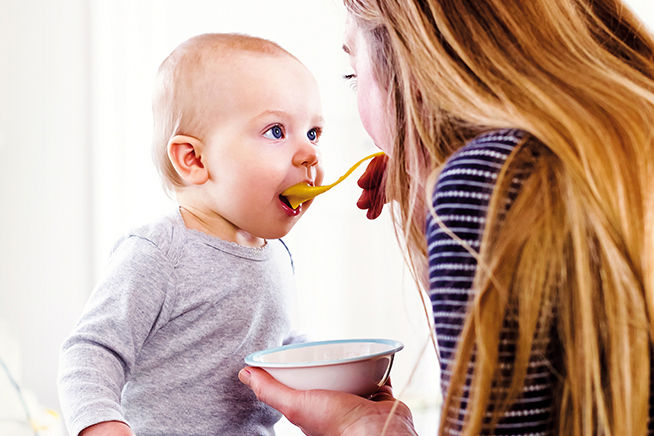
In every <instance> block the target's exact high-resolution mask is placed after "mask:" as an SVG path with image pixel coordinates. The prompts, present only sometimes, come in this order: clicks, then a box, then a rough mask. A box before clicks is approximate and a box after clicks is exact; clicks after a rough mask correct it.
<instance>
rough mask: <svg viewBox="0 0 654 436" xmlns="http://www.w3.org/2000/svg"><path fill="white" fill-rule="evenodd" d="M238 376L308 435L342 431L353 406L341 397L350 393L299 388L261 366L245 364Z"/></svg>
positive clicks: (259, 396) (263, 399)
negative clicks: (278, 379) (280, 381)
mask: <svg viewBox="0 0 654 436" xmlns="http://www.w3.org/2000/svg"><path fill="white" fill-rule="evenodd" d="M238 378H239V380H241V382H243V383H244V384H246V385H247V386H248V387H249V388H250V389H252V391H253V392H254V394H255V395H256V396H257V398H258V399H259V400H261V401H263V402H264V403H266V404H268V405H269V406H271V407H273V408H275V409H277V410H278V411H280V412H281V413H282V414H283V415H284V416H286V418H287V419H288V420H289V421H290V422H292V423H293V424H295V425H296V426H298V427H300V428H301V429H302V430H303V431H304V432H305V433H306V434H308V435H322V434H340V432H339V431H338V429H339V428H340V427H341V426H342V425H343V423H344V422H345V421H343V417H344V415H347V412H348V411H349V410H351V409H352V408H353V407H354V405H352V404H348V401H347V398H343V397H342V396H345V397H348V396H349V395H347V394H343V393H341V392H329V391H298V390H295V389H292V388H289V387H288V386H285V385H283V384H282V383H279V382H278V381H277V380H275V379H274V378H273V377H272V376H271V375H270V374H268V373H267V372H266V371H264V370H262V369H260V368H250V367H248V368H243V369H242V370H241V371H240V372H239V373H238ZM352 397H354V396H352ZM354 398H355V399H357V398H358V397H354Z"/></svg>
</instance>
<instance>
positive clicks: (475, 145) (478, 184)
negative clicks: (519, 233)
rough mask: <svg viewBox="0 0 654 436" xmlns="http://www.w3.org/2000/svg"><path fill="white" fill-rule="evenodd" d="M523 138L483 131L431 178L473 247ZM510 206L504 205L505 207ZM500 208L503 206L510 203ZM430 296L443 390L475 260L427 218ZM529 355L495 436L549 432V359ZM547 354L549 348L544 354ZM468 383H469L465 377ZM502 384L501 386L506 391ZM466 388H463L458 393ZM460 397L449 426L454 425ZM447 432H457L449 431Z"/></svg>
mask: <svg viewBox="0 0 654 436" xmlns="http://www.w3.org/2000/svg"><path fill="white" fill-rule="evenodd" d="M523 135H524V133H523V132H521V131H519V130H501V131H494V132H491V133H487V134H484V135H482V136H479V137H477V138H476V139H474V140H473V141H471V142H469V143H468V144H466V145H465V146H464V147H462V148H461V149H460V150H458V151H457V152H456V153H455V154H453V155H452V157H450V159H449V160H448V162H447V163H446V165H445V167H444V168H443V170H442V171H441V174H440V176H439V179H438V181H437V183H436V189H435V190H434V194H433V198H432V203H433V205H434V208H435V210H436V213H437V214H438V216H439V217H440V218H441V220H442V221H443V223H444V224H445V226H447V228H448V229H450V230H451V231H452V232H453V233H454V234H456V235H457V236H458V237H459V238H461V239H462V240H463V241H465V242H466V243H467V244H468V245H469V246H470V247H472V248H473V249H474V250H475V251H479V248H480V244H481V239H482V232H483V229H484V222H485V219H486V212H487V209H488V204H489V201H490V197H491V194H492V192H493V188H494V186H495V181H496V179H497V176H498V174H499V172H500V170H501V168H502V166H503V165H504V163H505V161H506V159H507V157H508V156H509V154H510V153H511V151H513V148H514V147H515V146H516V145H517V144H518V142H519V141H520V140H521V139H522V136H523ZM520 186H521V182H520V180H519V179H516V180H514V181H513V184H512V185H511V188H510V189H511V191H513V192H511V191H510V192H509V199H511V198H515V193H517V191H518V190H519V189H520ZM509 205H510V204H509ZM509 205H507V206H509ZM427 244H428V252H429V280H430V298H431V302H432V307H433V312H434V323H435V329H436V337H437V340H438V348H439V351H440V356H441V389H442V391H443V395H445V394H446V393H447V389H448V387H449V380H450V377H451V371H450V368H449V367H450V364H451V363H452V361H453V358H454V353H455V352H456V347H457V344H458V341H459V336H460V334H461V331H462V329H463V324H464V321H465V317H466V310H467V304H468V301H471V300H472V298H473V294H474V292H475V291H474V290H473V289H472V282H473V279H474V276H475V270H476V267H477V262H476V260H475V259H474V258H473V257H472V256H471V255H470V253H468V251H466V249H465V248H464V247H462V246H461V245H460V243H459V241H457V240H454V239H452V238H451V237H450V236H449V235H447V234H446V233H445V232H444V231H443V230H442V229H441V228H440V227H439V225H438V224H437V223H436V222H434V220H433V218H432V217H431V214H430V215H429V216H428V218H427ZM510 324H511V320H507V322H506V323H505V325H506V327H505V328H504V330H503V331H502V334H501V344H500V350H499V359H500V366H501V367H504V368H507V369H508V368H509V367H510V365H511V362H512V353H513V350H514V349H515V346H514V340H513V339H512V336H511V335H510V328H509V327H508V326H509V325H510ZM535 347H536V350H535V352H534V353H532V358H531V360H530V362H529V369H528V371H527V376H526V379H525V386H524V388H523V391H522V394H521V395H520V396H519V397H518V399H517V400H516V402H515V403H514V404H513V405H512V406H511V407H510V409H509V410H508V411H507V412H506V414H505V415H504V417H503V419H501V420H500V422H499V424H498V426H497V427H496V428H495V430H494V432H493V434H496V435H547V434H552V433H553V429H552V426H553V421H552V416H553V415H552V411H553V407H554V402H553V398H554V385H555V384H554V375H553V374H552V371H551V370H550V368H551V367H552V364H551V362H552V359H551V356H549V355H548V352H547V350H546V349H545V348H544V346H541V348H542V349H541V350H538V347H539V344H535ZM550 354H551V353H550ZM467 385H468V386H469V380H468V383H467ZM505 389H506V388H505ZM467 393H468V389H467V386H466V387H464V397H467ZM465 405H466V399H465V398H464V400H463V406H464V407H463V410H462V411H461V413H460V414H459V416H458V417H457V419H454V420H453V419H452V418H448V419H450V421H451V423H452V424H453V425H452V426H451V427H453V428H455V429H459V430H460V429H461V425H462V423H463V421H464V414H465ZM451 434H458V432H457V431H452V432H451Z"/></svg>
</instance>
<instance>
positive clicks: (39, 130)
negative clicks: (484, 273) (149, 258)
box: [0, 0, 439, 434]
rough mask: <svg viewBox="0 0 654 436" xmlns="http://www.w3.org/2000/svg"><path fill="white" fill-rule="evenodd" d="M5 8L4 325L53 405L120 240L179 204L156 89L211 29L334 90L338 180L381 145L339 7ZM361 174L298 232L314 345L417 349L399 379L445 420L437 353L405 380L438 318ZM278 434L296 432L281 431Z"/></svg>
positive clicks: (21, 370)
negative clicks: (163, 164) (187, 45)
mask: <svg viewBox="0 0 654 436" xmlns="http://www.w3.org/2000/svg"><path fill="white" fill-rule="evenodd" d="M0 1H1V2H2V10H3V13H2V18H0V20H2V21H0V24H1V25H2V26H0V27H1V28H0V50H1V51H0V53H1V54H2V58H1V59H2V68H0V101H2V102H3V103H4V104H3V105H2V106H1V107H0V150H3V151H5V158H4V159H3V160H2V163H1V164H0V165H2V167H0V177H1V179H0V181H1V182H2V184H1V185H2V186H1V187H0V192H1V195H2V196H1V199H2V201H3V205H4V207H3V211H4V213H3V214H1V215H0V216H1V217H2V218H0V220H1V221H0V242H1V244H2V245H1V246H2V248H3V249H4V253H3V254H2V262H0V271H1V276H0V321H4V322H5V323H6V325H7V326H9V332H10V334H12V335H13V336H14V337H15V338H16V339H17V342H18V344H19V347H18V353H17V356H13V357H14V358H12V359H9V360H11V363H12V364H11V368H10V369H11V370H12V372H13V373H14V375H15V376H16V377H17V378H18V380H19V381H20V382H21V384H22V386H23V388H24V389H26V390H28V391H30V392H31V393H33V394H34V395H35V396H36V397H37V398H38V400H39V402H40V403H41V404H43V405H44V406H46V407H49V408H52V409H55V410H56V409H58V400H57V395H56V387H55V374H56V365H57V351H58V347H59V346H60V344H61V342H62V340H63V338H64V337H65V335H66V334H67V333H68V332H69V330H70V328H71V327H72V326H73V324H74V322H75V320H76V319H77V317H78V316H79V313H80V311H81V308H82V305H83V304H84V301H85V299H86V298H87V296H88V294H89V292H90V291H91V288H92V286H93V284H94V281H95V279H96V277H97V275H98V273H99V271H100V270H101V268H102V267H103V265H104V263H105V262H106V260H107V255H108V253H109V250H110V248H111V246H112V245H113V243H114V241H115V240H116V239H117V238H118V237H119V236H120V235H121V234H122V233H123V232H125V231H127V230H128V229H130V228H131V227H133V226H135V225H139V224H141V223H143V222H146V221H149V220H151V219H152V218H154V217H156V216H158V215H160V214H162V213H168V212H170V211H171V210H172V208H173V207H174V203H173V202H172V201H171V200H170V199H168V198H167V197H166V196H165V195H164V193H163V191H162V189H161V187H160V182H159V179H158V176H157V174H156V172H155V170H154V167H153V165H152V163H151V159H150V151H149V146H150V135H151V131H150V130H151V115H150V91H151V86H152V80H153V78H154V75H155V71H156V68H157V66H158V64H159V63H160V62H161V61H162V60H163V58H164V57H165V56H166V55H167V54H168V53H169V52H170V51H171V50H172V49H173V48H174V47H175V46H176V45H177V44H179V43H180V42H182V41H183V40H185V39H186V38H188V37H190V36H192V35H196V34H199V33H203V32H241V33H248V34H252V35H256V36H261V37H265V38H269V39H272V40H274V41H276V42H278V43H279V44H281V45H282V46H283V47H285V48H286V49H288V50H289V51H291V52H292V53H294V54H295V55H296V56H297V57H298V58H299V59H300V60H301V61H302V62H304V63H305V65H307V67H308V68H309V69H310V70H311V71H313V72H314V74H315V75H316V78H317V80H318V82H319V85H320V87H321V93H322V96H323V106H324V116H325V119H326V126H325V131H324V135H323V137H322V139H321V144H322V145H321V147H322V150H323V158H324V165H325V167H326V180H328V181H329V180H335V179H336V178H337V177H338V176H340V175H341V174H342V173H343V172H344V171H345V170H346V169H347V168H348V167H349V166H350V165H351V164H352V163H354V162H355V161H356V160H357V159H358V158H360V157H363V156H365V155H367V154H369V153H371V152H372V151H375V147H374V145H373V144H372V143H371V141H370V140H369V138H368V137H367V135H366V134H365V132H364V131H363V129H362V127H361V125H360V122H359V120H358V116H357V111H356V105H355V94H354V92H353V91H352V90H351V89H350V88H349V87H348V86H347V85H346V84H345V82H344V80H343V79H342V75H343V74H346V73H348V72H350V71H349V65H348V62H347V59H346V57H345V55H344V54H343V52H342V50H341V44H342V38H343V24H344V23H343V21H344V10H343V8H342V5H341V4H340V2H339V1H338V0H313V1H311V2H307V1H302V0H278V1H275V2H270V1H265V0H244V1H240V2H229V6H225V5H226V3H225V2H215V1H212V0H195V1H181V0H159V1H156V0H139V1H132V0H113V1H108V0H107V1H105V0H93V1H83V0H61V1H56V2H55V1H47V0H28V1H23V0H0ZM361 172H362V170H359V171H357V172H356V173H355V174H353V175H352V176H351V177H350V179H349V180H348V181H347V182H345V183H343V184H341V185H339V187H338V188H335V189H333V190H332V191H330V193H329V194H326V195H324V196H322V197H321V198H320V199H319V200H317V201H316V202H315V203H314V205H313V206H312V207H311V209H310V210H309V211H308V213H307V214H306V216H305V217H304V218H303V219H302V220H301V221H300V223H299V224H298V225H297V226H296V227H295V229H293V231H292V232H291V234H289V235H288V237H287V238H285V239H286V241H287V243H288V244H289V246H290V247H291V249H292V251H293V253H294V259H295V264H296V275H297V281H298V290H299V298H298V308H299V310H298V314H297V322H298V325H299V327H300V328H301V329H302V330H304V331H305V332H307V333H308V334H309V335H310V336H311V337H312V338H315V339H331V338H347V337H389V338H394V339H398V340H400V341H402V342H404V344H405V349H404V350H403V351H401V352H400V353H399V354H398V356H397V359H396V364H395V369H394V371H393V379H394V385H395V386H396V388H397V390H398V392H399V391H401V390H403V391H404V395H403V396H404V398H405V399H406V400H407V401H408V402H410V403H413V404H415V406H414V408H415V409H416V412H417V413H418V415H419V416H424V418H422V420H424V421H425V423H426V424H425V426H426V428H429V427H433V426H434V425H435V423H436V408H437V403H438V399H439V397H438V386H437V376H438V372H437V369H436V363H435V358H434V356H433V351H432V352H431V353H429V352H426V353H425V358H424V359H423V361H424V363H423V364H422V366H421V367H420V368H419V369H418V371H417V372H416V374H415V377H414V378H415V382H414V383H412V384H411V386H409V387H408V388H407V389H403V388H404V387H405V386H407V385H408V381H409V380H408V378H409V375H410V373H411V372H412V368H413V366H414V364H415V363H416V362H417V361H418V359H419V357H420V355H421V354H422V351H423V345H424V344H425V342H426V339H427V331H428V330H427V324H426V321H425V317H424V315H423V311H422V307H421V305H420V300H419V296H418V294H417V291H416V290H415V287H414V285H413V283H412V282H411V279H410V277H409V275H408V273H407V272H406V270H405V268H404V265H403V260H402V257H401V255H400V252H399V250H398V248H397V244H396V242H395V239H394V234H393V230H392V226H391V224H390V222H389V219H388V216H387V215H385V216H383V217H382V218H381V219H379V220H377V221H375V222H369V221H368V220H367V219H365V216H364V213H363V212H362V211H360V210H358V209H357V208H356V207H355V202H356V199H357V197H358V190H357V189H356V186H355V180H356V178H357V177H358V175H360V174H361ZM0 346H2V344H0ZM0 356H3V354H2V350H0ZM3 357H4V356H3ZM5 359H7V358H6V357H5ZM0 377H3V374H0ZM3 386H4V385H2V384H0V389H1V388H2V387H3ZM3 395H13V393H12V392H0V397H2V396H3ZM420 410H423V411H424V413H422V412H420ZM0 413H1V412H0ZM0 418H1V417H0ZM0 433H2V432H1V431H0ZM280 434H299V433H298V432H297V431H294V430H290V429H289V428H288V426H287V427H284V426H283V425H282V426H280Z"/></svg>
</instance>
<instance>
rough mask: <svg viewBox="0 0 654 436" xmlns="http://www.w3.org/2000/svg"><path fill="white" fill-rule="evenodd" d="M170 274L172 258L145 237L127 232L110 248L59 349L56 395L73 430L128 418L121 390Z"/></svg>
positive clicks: (156, 314) (74, 432) (151, 326)
mask: <svg viewBox="0 0 654 436" xmlns="http://www.w3.org/2000/svg"><path fill="white" fill-rule="evenodd" d="M171 274H172V265H171V264H170V262H169V261H168V260H167V259H166V257H165V256H164V255H163V254H162V253H161V252H160V250H159V249H158V248H157V247H156V246H155V245H154V244H152V243H151V242H149V241H147V240H145V239H142V238H139V237H130V238H127V239H126V240H124V241H123V242H122V243H120V244H119V245H118V247H117V248H116V250H115V251H114V253H113V254H112V256H111V259H110V262H109V266H108V268H107V270H106V272H105V273H104V275H103V277H102V278H101V279H100V281H99V283H98V285H97V286H96V288H95V289H94V291H93V292H92V294H91V296H90V298H89V300H88V302H87V303H86V306H85V308H84V312H83V314H82V317H81V319H80V321H79V322H78V324H77V325H76V326H75V328H74V330H73V332H72V334H71V336H70V337H68V339H67V340H66V341H65V342H64V344H63V346H62V349H61V353H60V362H59V375H58V389H59V397H60V403H61V407H62V412H63V415H64V418H65V421H66V426H67V427H68V431H69V433H70V434H71V436H76V435H77V434H78V433H79V432H80V431H82V430H83V429H84V428H86V427H88V426H90V425H93V424H96V423H98V422H103V421H110V420H118V421H123V422H126V421H125V418H124V416H123V413H122V409H121V406H120V395H121V391H122V389H123V385H124V384H125V380H126V378H127V377H128V375H129V373H130V369H131V368H132V367H133V365H134V362H135V359H136V358H137V356H138V353H139V350H140V349H141V347H142V345H143V343H144V342H145V340H146V338H147V337H148V335H149V334H150V333H151V331H153V329H154V326H155V324H157V320H158V318H159V316H160V313H161V311H162V307H163V303H164V299H165V295H166V294H165V292H166V289H167V288H168V287H169V283H170V278H171Z"/></svg>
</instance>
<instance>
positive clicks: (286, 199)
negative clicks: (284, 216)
mask: <svg viewBox="0 0 654 436" xmlns="http://www.w3.org/2000/svg"><path fill="white" fill-rule="evenodd" d="M279 199H280V200H281V202H282V203H284V204H285V205H286V206H288V207H289V208H291V209H293V210H295V209H296V208H294V207H293V206H291V203H290V202H289V201H288V198H286V197H285V196H283V195H282V194H279Z"/></svg>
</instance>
